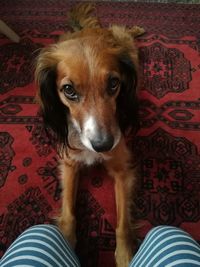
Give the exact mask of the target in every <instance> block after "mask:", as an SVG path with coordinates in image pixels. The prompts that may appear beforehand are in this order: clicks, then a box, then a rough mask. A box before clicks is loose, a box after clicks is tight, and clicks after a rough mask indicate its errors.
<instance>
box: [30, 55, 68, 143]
mask: <svg viewBox="0 0 200 267" xmlns="http://www.w3.org/2000/svg"><path fill="white" fill-rule="evenodd" d="M49 57H50V54H49V53H47V52H45V50H43V51H42V52H41V53H40V55H39V57H38V59H37V63H36V71H35V79H36V82H37V87H38V91H37V95H36V101H37V102H38V103H39V105H40V107H41V113H42V117H43V120H44V123H45V126H46V127H48V128H51V129H52V130H53V132H54V133H55V135H56V139H57V141H58V143H59V144H62V145H63V146H65V145H68V139H67V137H68V126H67V116H68V113H69V110H68V108H67V107H66V106H65V105H64V104H63V103H62V102H61V101H60V99H59V96H58V93H57V85H56V77H57V73H56V63H55V62H54V61H53V60H52V58H51V59H50V58H49ZM51 57H52V55H51Z"/></svg>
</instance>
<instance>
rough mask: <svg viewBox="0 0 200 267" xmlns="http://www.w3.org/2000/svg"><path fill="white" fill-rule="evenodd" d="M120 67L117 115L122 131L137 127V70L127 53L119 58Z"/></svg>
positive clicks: (135, 129)
mask: <svg viewBox="0 0 200 267" xmlns="http://www.w3.org/2000/svg"><path fill="white" fill-rule="evenodd" d="M120 68H121V72H122V74H123V81H122V84H121V90H120V93H119V95H118V97H117V116H118V119H119V126H120V128H121V130H122V132H125V131H126V130H127V129H128V128H131V129H133V130H134V131H137V130H138V129H139V116H138V108H139V104H138V98H137V71H136V66H135V65H134V63H133V61H132V60H131V58H130V57H129V56H128V55H123V56H122V57H121V58H120Z"/></svg>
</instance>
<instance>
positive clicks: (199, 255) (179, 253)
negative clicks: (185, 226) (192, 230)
mask: <svg viewBox="0 0 200 267" xmlns="http://www.w3.org/2000/svg"><path fill="white" fill-rule="evenodd" d="M130 266H131V267H174V266H177V267H194V266H195V267H197V266H200V246H199V244H198V243H197V242H196V241H195V240H194V239H193V238H192V237H191V236H190V235H189V234H187V233H186V232H184V231H183V230H181V229H179V228H176V227H172V226H158V227H155V228H153V229H152V230H151V231H150V232H149V233H148V234H147V236H146V238H145V239H144V241H143V243H142V244H141V246H140V248H139V250H138V252H137V254H136V255H135V256H134V258H133V260H132V262H131V264H130Z"/></svg>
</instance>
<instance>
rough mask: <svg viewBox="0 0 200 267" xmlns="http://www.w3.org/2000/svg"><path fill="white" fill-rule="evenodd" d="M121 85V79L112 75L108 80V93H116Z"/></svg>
mask: <svg viewBox="0 0 200 267" xmlns="http://www.w3.org/2000/svg"><path fill="white" fill-rule="evenodd" d="M119 85H120V80H119V79H118V78H117V77H110V78H109V80H108V94H109V95H114V94H115V93H116V92H117V90H118V88H119Z"/></svg>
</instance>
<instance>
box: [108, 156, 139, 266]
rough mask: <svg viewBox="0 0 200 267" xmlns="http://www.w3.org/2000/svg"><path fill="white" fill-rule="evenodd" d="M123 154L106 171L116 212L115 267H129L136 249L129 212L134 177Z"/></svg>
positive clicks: (132, 169)
mask: <svg viewBox="0 0 200 267" xmlns="http://www.w3.org/2000/svg"><path fill="white" fill-rule="evenodd" d="M125 154H126V153H125ZM125 154H123V153H122V154H121V155H123V156H122V157H121V160H120V161H118V162H117V161H115V162H113V164H112V162H110V163H109V164H107V169H108V171H109V173H110V175H112V177H113V178H114V181H115V199H116V210H117V226H116V251H115V258H116V265H117V267H127V266H129V263H130V261H131V259H132V257H133V255H134V252H135V248H136V234H135V233H134V231H133V225H132V224H133V222H132V218H131V211H130V201H131V197H132V196H133V193H134V187H135V186H134V183H135V180H136V179H135V176H136V175H135V173H134V168H132V167H131V166H130V165H129V164H127V162H126V160H125V157H124V155H125Z"/></svg>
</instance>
